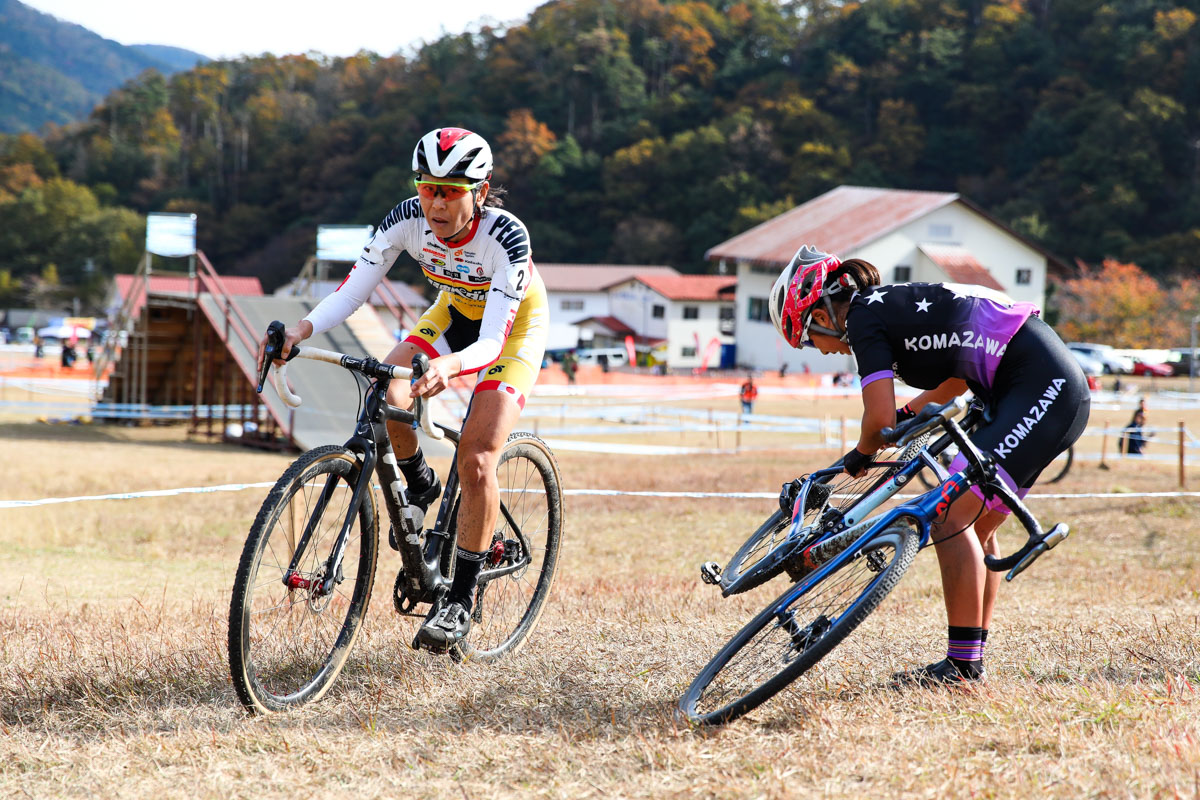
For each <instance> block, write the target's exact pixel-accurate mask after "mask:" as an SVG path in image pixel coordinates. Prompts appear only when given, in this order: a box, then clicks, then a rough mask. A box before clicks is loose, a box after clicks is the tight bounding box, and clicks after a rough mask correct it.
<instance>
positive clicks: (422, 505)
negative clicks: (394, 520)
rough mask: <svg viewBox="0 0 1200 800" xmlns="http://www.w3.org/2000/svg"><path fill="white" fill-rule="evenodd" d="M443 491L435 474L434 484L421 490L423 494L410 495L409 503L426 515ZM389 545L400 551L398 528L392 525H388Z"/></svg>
mask: <svg viewBox="0 0 1200 800" xmlns="http://www.w3.org/2000/svg"><path fill="white" fill-rule="evenodd" d="M441 493H442V482H441V481H440V480H438V476H437V475H436V474H434V476H433V484H432V485H431V486H430V487H429V488H428V489H426V490H425V491H423V492H421V494H410V495H408V504H409V505H410V506H416V507H417V508H419V509H421V514H422V516H424V515H425V514H426V513H427V512H428V511H429V507H430V506H431V505H433V501H434V500H437V499H438V495H440V494H441ZM423 522H424V521H423V520H422V523H423ZM388 545H389V546H390V547H391V548H392V549H393V550H395V551H396V552H400V542H399V541H397V540H396V529H395V528H393V527H392V526H391V525H389V526H388Z"/></svg>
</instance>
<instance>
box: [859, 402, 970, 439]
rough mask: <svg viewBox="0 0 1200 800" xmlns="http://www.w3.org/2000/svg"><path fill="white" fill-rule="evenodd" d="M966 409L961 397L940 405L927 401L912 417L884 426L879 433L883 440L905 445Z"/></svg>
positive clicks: (942, 424) (965, 403)
mask: <svg viewBox="0 0 1200 800" xmlns="http://www.w3.org/2000/svg"><path fill="white" fill-rule="evenodd" d="M966 409H967V401H966V400H965V399H964V398H962V397H956V398H954V399H953V400H951V401H950V402H949V403H946V404H944V405H940V406H939V405H938V404H937V403H928V404H926V406H925V407H924V408H922V409H921V410H920V411H919V412H918V413H917V415H916V416H915V417H913V418H912V419H907V420H905V421H904V422H901V423H900V424H899V425H897V426H896V427H894V428H884V429H883V430H881V431H880V432H879V435H880V436H882V437H883V438H884V441H886V442H889V443H891V444H895V445H896V446H897V447H907V446H908V443H909V442H911V441H912V440H913V439H916V438H917V437H918V436H921V435H922V434H924V433H927V432H929V431H931V430H933V429H934V428H938V427H942V426H944V425H945V424H946V423H948V422H949V421H950V420H952V419H954V418H955V417H957V416H958V415H959V414H961V413H963V412H964V411H966Z"/></svg>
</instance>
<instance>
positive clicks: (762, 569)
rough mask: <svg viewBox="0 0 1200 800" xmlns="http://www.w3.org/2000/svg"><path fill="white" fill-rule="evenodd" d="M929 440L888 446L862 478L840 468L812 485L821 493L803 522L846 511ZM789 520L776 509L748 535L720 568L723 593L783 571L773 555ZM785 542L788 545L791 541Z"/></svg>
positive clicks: (743, 588) (783, 565)
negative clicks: (892, 446) (826, 478)
mask: <svg viewBox="0 0 1200 800" xmlns="http://www.w3.org/2000/svg"><path fill="white" fill-rule="evenodd" d="M928 440H929V437H928V436H921V437H919V438H917V439H915V440H913V441H912V442H910V443H909V444H908V446H907V447H905V448H904V449H903V450H897V449H895V448H887V449H884V450H882V451H880V453H879V454H878V456H877V457H876V460H875V464H873V465H872V467H871V468H870V469H868V470H867V472H866V474H865V475H863V476H862V477H861V478H854V477H851V476H849V475H847V474H845V473H844V472H843V473H839V474H837V475H834V476H832V477H831V478H830V480H829V482H828V483H826V484H824V485H823V486H814V487H813V488H812V490H811V492H817V491H820V492H821V494H820V495H819V496H817V497H814V496H813V494H812V493H811V492H810V494H809V502H808V504H807V505H806V507H805V510H804V523H803V525H804V526H809V525H815V524H816V523H817V522H818V521H819V520H821V518H822V517H823V516H824V515H825V514H826V512H827V510H828V509H833V510H835V511H839V512H843V513H844V512H846V511H848V510H849V509H850V508H852V507H853V506H855V505H856V504H857V503H858V501H859V500H861V499H862V498H863V497H864V496H866V495H868V494H870V493H871V492H873V491H874V490H875V489H876V488H877V487H878V486H880V485H881V484H882V483H883V482H884V481H886V480H887V479H888V478H890V477H891V476H892V475H894V474H895V473H896V472H897V471H899V470H900V469H901V467H903V466H904V465H905V464H907V463H908V462H909V461H912V460H913V459H914V458H916V457H917V453H918V452H920V450H921V448H922V447H924V446H925V444H926V443H927V442H928ZM838 463H839V464H840V463H841V462H840V461H839V462H838ZM834 466H836V464H835V465H834ZM791 524H792V520H791V517H790V515H788V514H785V513H784V512H783V511H782V510H779V511H776V512H775V513H774V514H772V515H771V516H770V517H768V518H767V520H766V522H764V523H763V524H762V525H760V526H759V527H758V529H757V530H756V531H755V532H754V533H753V534H751V535H750V538H748V539H747V540H746V541H745V542H744V543H743V544H742V546H741V547H740V548H738V551H737V552H736V553H734V554H733V558H731V559H729V563H728V564H727V565H726V566H725V569H723V570H722V571H721V586H722V588H723V590H724V592H725V593H726V594H740V593H742V592H746V591H749V590H750V589H754V588H756V587H758V586H761V585H762V584H764V583H766V582H767V581H769V580H771V579H772V578H774V577H775V576H776V575H778V574H779V573H781V572H783V570H784V569H785V568H786V567H787V561H786V560H782V559H776V558H773V556H775V550H776V549H777V548H778V547H779V546H780V545H782V544H784V543H785V542H786V541H787V535H788V531H789V530H790V528H791ZM788 544H789V547H790V546H792V545H793V544H794V543H788Z"/></svg>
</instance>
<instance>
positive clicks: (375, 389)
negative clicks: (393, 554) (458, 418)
mask: <svg viewBox="0 0 1200 800" xmlns="http://www.w3.org/2000/svg"><path fill="white" fill-rule="evenodd" d="M294 352H295V353H296V355H300V356H301V357H309V358H314V359H316V360H321V361H330V362H332V363H338V364H339V365H340V366H342V367H344V368H346V369H350V370H352V371H355V372H359V373H361V374H363V375H366V376H368V377H370V378H374V379H375V380H374V382H373V383H372V384H371V385H370V386H369V387H368V388H367V392H366V395H365V397H364V401H363V408H362V411H361V413H360V414H359V417H358V422H357V423H356V425H355V431H354V435H353V436H351V437H350V439H348V440H347V441H346V443H345V447H346V449H348V450H350V451H351V452H353V453H355V455H356V457H357V459H358V460H359V461H360V462H361V463H362V468H361V469H360V471H359V477H358V480H357V482H356V483H355V485H354V488H353V490H352V494H351V498H350V503H349V507H348V509H347V511H346V516H345V519H343V520H342V525H341V529H340V531H339V532H338V536H337V538H336V540H335V541H334V545H333V548H332V550H331V552H330V555H329V558H328V559H327V560H326V562H325V567H324V578H323V579H322V580H321V581H320V583H319V584H318V585H317V586H312V582H311V581H310V580H309V579H306V578H303V577H302V576H300V575H299V574H298V572H297V567H298V566H299V564H300V562H301V559H302V558H303V556H304V553H305V550H306V549H307V546H308V543H309V540H310V539H311V537H312V533H313V531H312V528H313V526H314V524H315V520H317V519H319V518H320V514H314V515H313V517H312V521H310V523H309V525H308V526H306V529H305V531H304V532H303V534H302V535H301V537H300V540H299V541H298V542H297V544H296V551H295V553H294V554H293V556H292V560H291V563H290V564H289V566H288V569H287V571H286V572H285V573H284V577H283V581H284V583H285V584H286V585H287V586H288V587H289V588H305V589H307V588H312V589H313V590H314V591H315V592H316V593H317V594H318V595H320V596H324V595H326V594H328V593H330V592H332V591H333V588H334V587H335V586H336V585H337V584H338V583H339V582H340V581H341V576H342V571H341V570H342V561H343V558H344V556H345V553H346V547H347V544H348V542H349V537H350V530H351V528H352V527H353V525H354V518H355V516H356V515H357V514H358V513H359V509H360V507H361V505H362V503H363V502H364V500H365V498H366V497H367V496H368V493H369V492H370V491H371V485H370V484H371V477H372V475H377V476H378V478H379V483H380V486H381V487H382V488H383V501H384V507H385V508H386V509H387V516H388V519H389V521H390V523H391V525H392V529H393V530H394V531H395V532H396V533H397V536H396V541H397V542H398V543H399V545H400V547H399V549H400V555H401V558H402V560H403V563H404V572H403V574H404V577H405V579H406V580H405V586H404V587H403V589H404V594H405V595H406V597H408V598H412V600H411V601H410V603H409V608H410V609H411V608H412V607H413V606H415V604H416V603H419V602H434V601H435V600H437V599H438V597H439V596H440V595H441V594H443V593H444V592H446V591H448V590H449V588H450V583H451V581H452V579H453V564H451V568H450V574H448V575H444V574H443V573H442V570H441V559H442V556H443V552H444V549H445V547H446V546H447V545H448V544H449V543H451V542H452V541H454V540H455V539H456V532H455V531H450V530H448V528H449V527H450V525H449V522H450V518H451V517H452V516H453V515H454V512H455V508H454V500H455V498H456V497H457V495H458V485H459V484H458V464H457V459H453V460H452V462H451V466H450V471H449V473H448V474H447V476H446V482H445V487H444V489H443V492H442V500H441V503H440V505H439V507H438V515H437V518H436V522H435V525H434V527H433V528H429V529H428V530H426V529H425V528H424V522H425V515H424V513H423V512H422V511H421V510H420V509H418V508H416V507H415V506H412V505H410V504H409V503H408V499H407V495H406V493H405V492H404V490H403V489H404V481H403V479H402V477H401V474H400V469H399V465H398V464H397V463H396V456H395V453H394V451H393V450H392V443H391V437H390V436H389V435H388V431H387V421H388V420H392V421H395V422H400V423H402V424H406V425H412V426H413V427H414V428H416V427H417V426H418V425H420V427H422V428H423V429H424V430H426V431H427V432H429V433H431V434H432V433H434V432H435V431H436V432H437V434H438V438H441V437H444V438H447V439H449V440H450V441H452V442H453V443H454V445H455V448H457V446H458V443H459V441H460V437H461V434H460V433H459V432H458V431H456V430H454V429H452V428H448V427H446V426H444V425H441V424H438V423H432V422H430V421H429V420H428V419H427V418H426V414H425V413H423V412H427V408H425V407H423V406H422V401H421V400H419V399H418V400H417V401H416V403H415V404H414V407H413V410H412V411H408V410H405V409H402V408H399V407H397V406H393V405H391V404H389V403H388V402H387V399H386V398H387V391H388V387H389V386H390V385H391V381H392V379H393V376H392V372H393V368H392V367H391V366H390V365H386V364H381V363H380V362H378V361H375V359H369V358H368V359H355V358H352V357H349V356H344V355H342V354H339V353H330V352H328V351H318V350H316V349H315V348H306V349H305V350H304V351H303V352H301V349H300V348H299V347H296V348H294ZM291 357H293V358H294V357H295V356H291ZM427 364H428V361H427V360H425V359H424V357H423V356H422V357H421V358H419V359H418V360H417V363H415V364H414V370H413V372H412V374H413V377H414V379H415V378H416V377H419V376H420V375H421V374H422V373H423V372H424V368H425V366H427ZM285 369H286V367H283V368H278V369H277V370H276V381H275V382H276V387H277V388H278V389H279V393H280V395H281V396H282V397H283V398H284V400H285V402H287V403H288V404H289V405H293V406H296V405H299V401H300V398H298V397H296V396H295V395H294V394H292V393H291V391H290V390H288V388H287V383H286V375H285ZM467 413H468V414H469V413H470V407H469V406H468V409H467ZM335 484H336V479H335V478H334V477H333V476H330V478H329V479H328V480H327V481H326V485H325V487H324V488H323V489H322V492H321V496H320V497H319V498H318V501H317V510H318V511H323V510H324V507H325V505H326V504H327V503H328V501H329V498H330V496H331V495H332V492H333V488H334V486H335ZM500 514H501V515H502V516H503V517H504V520H505V521H506V522H507V523H508V525H509V527H510V528H511V529H512V531H513V533H514V534H515V536H516V538H517V542H518V543H519V545H520V553H521V557H520V558H519V559H514V560H513V563H511V564H509V565H507V566H503V567H500V566H496V565H494V564H493V565H490V566H492V567H493V568H491V569H487V568H485V569H484V570H482V571H481V572H480V574H479V579H478V584H479V585H480V586H484V585H486V583H487V582H488V581H491V580H494V579H496V578H500V577H503V576H505V575H508V574H511V573H513V572H516V571H517V570H519V569H522V568H524V567H525V566H527V565H528V564H529V560H530V557H531V556H530V554H531V547H530V544H529V540H528V538H527V537H526V536H525V534H524V533H523V532H522V531H521V528H520V526H519V525H518V524H517V521H516V519H515V518H514V517H513V516H512V513H511V512H510V511H509V509H508V507H507V506H506V505H505V504H504V501H503V499H501V500H500ZM506 552H511V548H506ZM398 588H399V585H398Z"/></svg>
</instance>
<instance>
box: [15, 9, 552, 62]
mask: <svg viewBox="0 0 1200 800" xmlns="http://www.w3.org/2000/svg"><path fill="white" fill-rule="evenodd" d="M545 1H546V0H453V2H445V0H329V1H327V2H312V0H293V2H279V1H278V0H272V1H268V0H202V1H201V2H188V3H183V2H179V1H178V0H99V1H98V0H22V2H24V3H25V4H26V5H29V6H32V7H33V8H36V9H37V10H39V11H42V12H45V13H47V14H53V15H54V16H56V17H58V18H59V19H62V20H66V21H68V22H75V23H78V24H79V25H82V26H84V27H85V28H88V29H89V30H91V31H94V32H95V33H98V34H100V35H101V36H104V37H106V38H108V39H114V40H116V41H118V42H120V43H121V44H168V45H174V46H176V47H183V48H186V49H188V50H193V51H195V52H197V53H200V54H201V55H205V56H208V57H210V58H233V57H236V56H239V55H242V54H258V53H263V52H271V53H274V54H276V55H282V54H285V53H304V52H308V51H309V50H317V51H320V52H322V53H325V54H327V55H335V56H346V55H351V54H353V53H356V52H357V51H358V50H360V49H366V50H374V51H376V52H378V53H383V54H385V55H390V54H392V53H395V52H396V51H397V50H409V49H411V48H412V47H413V46H414V45H418V44H420V43H421V42H422V41H431V40H433V39H436V38H438V37H439V36H441V35H442V34H443V33H461V32H462V31H464V30H467V29H471V28H475V27H477V26H478V23H479V22H480V21H481V20H485V19H486V20H487V21H490V22H493V23H495V22H502V23H503V22H512V21H517V20H523V19H525V18H526V17H527V16H528V15H529V13H530V12H531V11H533V9H535V8H537V7H538V6H539V5H541V4H542V3H544V2H545Z"/></svg>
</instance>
